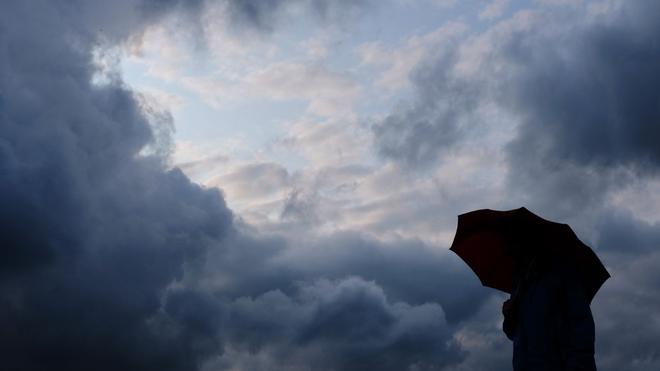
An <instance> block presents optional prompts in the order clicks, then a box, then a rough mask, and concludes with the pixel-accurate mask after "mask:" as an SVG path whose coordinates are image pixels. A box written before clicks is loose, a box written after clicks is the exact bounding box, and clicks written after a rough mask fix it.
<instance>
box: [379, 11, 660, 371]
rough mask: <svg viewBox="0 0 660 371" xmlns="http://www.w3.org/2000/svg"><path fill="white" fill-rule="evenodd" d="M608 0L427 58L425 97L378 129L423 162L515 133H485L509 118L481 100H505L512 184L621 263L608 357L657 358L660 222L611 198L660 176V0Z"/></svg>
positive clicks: (391, 149) (617, 365)
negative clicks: (489, 111)
mask: <svg viewBox="0 0 660 371" xmlns="http://www.w3.org/2000/svg"><path fill="white" fill-rule="evenodd" d="M603 4H605V5H606V6H601V7H600V8H596V7H593V8H589V9H591V10H592V11H593V12H592V13H589V14H583V13H581V12H574V13H572V14H571V13H569V12H567V11H565V10H562V11H560V12H558V13H553V11H549V12H540V13H533V12H532V13H529V12H525V13H520V14H518V15H516V16H514V17H513V18H511V19H508V20H506V21H503V22H501V23H499V24H497V25H495V26H494V27H493V28H491V29H489V30H487V31H485V32H484V33H482V34H478V35H474V36H471V37H469V38H467V39H466V41H465V42H464V43H462V44H460V45H457V46H456V47H455V48H454V49H450V50H446V51H443V52H442V55H441V56H440V57H435V58H432V59H430V60H427V61H426V62H425V63H424V64H422V65H421V66H419V68H418V70H417V71H416V72H415V74H414V75H413V82H414V83H415V89H416V94H417V96H416V97H415V100H414V101H413V103H412V104H410V105H409V107H408V108H407V109H403V110H400V111H395V112H394V113H392V114H391V115H390V116H389V117H388V118H387V119H385V120H383V121H382V122H380V123H378V124H376V125H375V126H374V138H375V142H376V144H377V146H378V149H379V151H380V152H381V154H382V155H383V156H384V157H385V158H388V159H391V160H394V161H398V162H401V163H404V164H406V165H407V166H409V167H412V168H423V167H426V166H433V165H435V164H437V163H438V162H440V161H444V160H445V159H446V158H448V157H449V156H447V154H448V153H449V152H450V151H453V150H466V148H469V146H471V145H484V144H485V145H493V146H499V145H501V144H500V143H488V142H485V143H484V142H483V141H480V138H481V137H483V136H484V135H486V134H487V133H488V132H491V131H493V130H498V129H499V130H502V129H501V127H500V126H499V125H500V123H501V119H500V118H499V117H493V116H488V115H483V114H482V113H480V112H479V109H480V108H481V107H484V106H488V105H494V106H496V107H497V108H498V109H499V110H500V112H504V113H505V118H506V119H507V120H511V121H513V122H512V123H513V124H515V125H516V126H515V131H514V134H513V137H512V139H511V140H510V141H509V142H508V144H507V145H505V146H504V147H503V148H502V149H501V150H502V151H504V152H505V153H506V156H507V166H508V186H509V192H508V193H507V195H506V196H505V197H508V198H509V199H512V200H518V201H519V202H521V203H523V204H525V205H528V206H531V207H532V208H533V209H534V210H536V211H538V212H539V213H540V214H541V215H545V216H547V217H550V218H552V219H558V220H564V221H571V222H575V223H572V224H574V226H576V227H577V229H578V231H581V232H585V233H583V234H582V235H585V236H591V240H592V241H591V242H595V243H596V244H594V246H595V247H596V248H597V252H598V254H599V255H600V256H601V258H602V260H603V261H604V262H605V264H606V265H607V266H608V268H609V269H610V270H611V273H612V279H611V281H608V283H606V284H605V286H604V288H603V290H602V292H601V293H600V294H599V295H598V296H597V298H599V299H598V300H596V301H595V302H594V304H593V310H594V315H595V319H596V326H597V331H598V335H597V347H596V349H597V363H598V365H599V369H605V370H618V369H644V370H646V369H648V370H650V369H653V368H657V367H658V359H659V358H658V353H657V351H656V350H655V349H654V348H653V346H652V345H651V344H654V343H655V340H652V339H655V338H658V336H660V329H658V328H657V326H653V325H646V324H644V323H643V320H640V319H641V318H649V317H652V316H654V313H655V311H656V308H657V300H656V298H657V296H658V295H657V294H658V287H659V285H660V282H658V280H657V273H656V272H657V269H655V268H652V265H653V263H652V262H656V261H657V247H658V246H659V245H660V235H659V234H658V226H657V225H655V224H649V223H648V222H645V221H643V220H640V219H638V217H637V216H636V215H634V213H632V212H627V213H626V212H623V211H621V210H618V209H616V208H614V207H612V206H611V205H608V201H609V198H608V197H609V196H610V195H612V194H613V192H615V191H617V190H620V189H621V188H622V187H624V186H626V185H629V184H632V183H634V182H640V181H642V182H643V181H644V179H646V180H653V179H657V174H658V172H657V171H658V165H660V161H659V160H660V156H659V155H660V152H659V151H658V149H659V148H660V147H659V146H658V145H657V143H656V142H657V140H656V139H655V138H660V132H659V131H658V130H659V128H660V126H659V125H658V124H659V123H660V110H658V107H659V106H658V104H659V103H658V102H660V93H659V92H658V89H657V85H658V79H660V71H659V70H658V68H657V66H658V63H659V62H660V49H659V48H658V43H657V35H658V34H660V28H659V25H658V23H657V21H656V19H657V18H658V16H660V6H659V4H658V3H657V2H654V1H635V2H625V1H609V2H604V3H603ZM603 4H601V5H603ZM463 92H468V93H466V94H463ZM512 126H513V125H512ZM587 232H588V233H587ZM632 303H634V304H632ZM480 359H481V357H480V356H479V355H475V358H472V357H470V358H468V360H467V361H466V362H465V364H470V363H472V362H474V363H475V364H481V362H479V360H480Z"/></svg>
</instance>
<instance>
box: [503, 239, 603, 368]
mask: <svg viewBox="0 0 660 371" xmlns="http://www.w3.org/2000/svg"><path fill="white" fill-rule="evenodd" d="M508 253H509V255H511V256H512V257H513V260H514V272H515V273H514V289H513V292H512V294H511V297H510V298H509V299H508V300H506V301H505V302H504V303H503V304H502V314H503V315H504V322H503V324H502V329H503V331H504V333H505V334H506V336H507V337H508V338H509V339H510V340H512V341H513V360H512V364H513V370H514V371H578V370H579V371H596V364H595V361H594V338H595V326H594V320H593V317H592V314H591V309H590V307H589V299H588V296H587V294H586V292H585V290H584V289H583V288H582V286H581V284H580V283H579V282H580V281H579V280H578V279H577V273H576V272H577V271H576V267H574V266H573V265H572V264H570V263H568V262H566V261H562V259H561V258H559V257H556V256H555V257H553V256H549V255H548V254H540V253H536V254H535V253H533V252H532V250H531V249H525V248H524V247H523V246H522V245H520V244H512V245H511V246H510V247H509V249H508Z"/></svg>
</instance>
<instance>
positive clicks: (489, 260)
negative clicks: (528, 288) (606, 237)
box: [450, 207, 610, 301]
mask: <svg viewBox="0 0 660 371" xmlns="http://www.w3.org/2000/svg"><path fill="white" fill-rule="evenodd" d="M514 244H515V245H518V246H520V247H522V248H524V249H527V250H528V251H529V252H530V253H532V254H533V255H537V256H546V257H548V256H552V257H553V258H557V259H559V261H563V262H566V263H569V264H572V265H573V266H575V267H576V268H578V269H577V273H578V275H579V278H580V280H581V284H582V285H583V286H584V289H585V291H586V293H587V295H588V297H589V300H590V301H591V300H592V299H593V297H594V295H596V292H597V291H598V289H599V288H600V287H601V286H602V284H603V283H604V282H605V280H607V279H608V278H609V277H610V275H609V273H608V272H607V270H606V269H605V267H604V266H603V264H602V263H601V261H600V260H599V259H598V257H597V256H596V254H594V252H593V251H592V250H591V248H590V247H589V246H587V245H585V244H584V243H583V242H582V241H580V239H579V238H578V237H577V236H576V235H575V232H573V230H572V229H571V227H569V226H568V224H561V223H555V222H552V221H549V220H546V219H543V218H541V217H539V216H538V215H536V214H534V213H532V212H531V211H529V210H527V209H526V208H524V207H521V208H519V209H514V210H508V211H498V210H490V209H482V210H476V211H471V212H469V213H465V214H462V215H459V216H458V227H457V228H456V236H455V237H454V242H453V243H452V246H451V248H450V250H452V251H453V252H455V253H456V254H457V255H458V256H459V257H460V258H461V259H463V261H465V263H467V265H468V266H469V267H470V268H471V269H472V270H473V271H474V273H476V275H477V277H479V280H480V281H481V283H482V284H483V285H484V286H487V287H492V288H495V289H498V290H501V291H504V292H507V293H511V291H512V289H513V277H514V258H513V257H512V256H511V255H510V253H509V249H510V248H511V246H512V245H514Z"/></svg>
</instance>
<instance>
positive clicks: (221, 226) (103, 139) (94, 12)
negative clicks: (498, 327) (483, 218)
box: [0, 1, 486, 370]
mask: <svg viewBox="0 0 660 371" xmlns="http://www.w3.org/2000/svg"><path fill="white" fill-rule="evenodd" d="M246 4H247V3H246ZM260 4H261V3H260ZM311 4H314V6H318V7H321V6H323V3H322V2H318V3H317V2H313V3H311ZM202 6H204V4H202V3H201V2H176V1H168V2H139V3H134V2H128V1H125V2H124V1H122V2H112V3H110V2H98V3H92V2H85V3H83V4H81V7H82V8H78V7H73V6H72V5H70V4H65V3H59V2H57V3H56V2H50V1H34V2H24V1H16V2H11V3H7V4H6V5H5V6H4V7H3V12H2V13H0V28H2V30H3V32H2V35H1V36H0V130H1V132H2V138H0V171H1V172H2V174H3V181H2V182H1V184H0V204H1V205H2V208H1V209H0V222H1V223H2V226H3V228H2V231H1V232H0V244H1V245H2V246H3V249H2V253H1V255H2V256H1V258H2V259H0V293H1V294H0V326H1V327H2V328H3V331H4V332H3V337H2V339H0V356H2V359H3V365H4V367H5V368H8V369H14V370H33V369H43V370H60V369H67V370H90V369H94V370H117V369H130V370H196V369H204V368H206V369H228V368H231V367H245V368H253V369H258V367H262V368H263V367H268V365H272V364H276V365H282V366H283V367H284V366H288V365H291V367H297V366H302V365H304V366H307V365H309V362H311V363H314V364H317V365H318V367H317V368H316V369H319V370H323V369H327V370H330V369H336V368H341V369H359V368H360V367H361V366H359V365H363V364H365V363H367V364H371V365H374V367H378V368H379V369H401V368H407V367H413V368H415V367H416V368H417V369H433V368H438V367H441V366H445V365H449V364H455V363H457V362H460V361H461V360H462V359H463V357H464V356H465V351H464V350H462V349H460V346H459V345H458V344H457V343H456V342H455V341H454V340H453V331H454V329H455V326H459V324H460V323H462V321H465V320H466V319H467V318H468V317H469V315H470V313H474V312H475V311H477V310H478V308H479V306H480V305H481V303H482V302H483V300H484V297H485V296H486V295H484V292H483V291H480V290H482V288H481V287H480V286H478V283H477V282H475V280H473V279H471V278H472V277H471V275H469V273H468V271H467V270H466V269H465V267H463V266H462V265H459V264H458V262H457V261H456V260H454V261H452V260H450V259H451V258H449V256H451V255H449V254H448V253H447V252H446V251H444V250H441V251H434V250H432V248H430V247H428V246H426V245H424V244H423V243H420V242H416V241H409V240H401V241H398V242H397V243H392V244H384V243H381V242H378V241H375V240H372V239H369V238H367V237H364V236H362V235H361V234H360V233H357V232H356V233H352V234H345V235H333V236H329V237H328V238H312V239H311V240H310V241H308V242H309V244H310V246H301V245H297V244H300V243H301V240H297V241H293V240H287V239H285V238H283V237H277V236H261V235H260V234H259V233H258V231H254V230H253V229H251V227H250V226H249V225H245V224H244V223H242V222H241V221H240V220H239V219H236V218H235V216H234V214H233V213H232V212H231V211H230V210H229V209H228V208H227V206H226V205H225V201H224V199H223V197H222V195H221V193H220V192H218V191H217V190H216V189H213V188H204V187H202V186H200V185H197V184H194V183H192V182H191V181H190V180H189V179H188V178H187V177H186V176H185V175H184V174H183V173H182V172H181V170H179V169H177V168H174V169H169V168H168V167H167V162H168V158H167V156H169V152H168V151H167V150H163V151H161V150H157V148H160V147H159V146H161V145H163V146H164V147H163V148H165V149H167V148H168V143H169V142H168V133H169V131H168V129H167V128H168V127H169V125H172V122H171V115H169V114H167V112H162V110H161V109H160V108H159V107H152V106H150V102H149V100H148V99H141V98H140V96H139V94H138V93H136V92H134V91H132V90H130V89H129V88H128V87H127V86H126V85H125V84H124V83H123V82H122V81H121V76H120V75H119V74H118V73H117V74H115V75H113V76H112V78H109V79H106V80H104V81H103V82H102V83H94V82H93V80H94V76H95V74H96V73H97V69H96V68H97V67H96V66H95V63H94V59H93V55H94V51H95V50H98V48H100V47H104V45H106V44H108V46H109V47H110V46H112V45H114V44H116V43H121V42H124V41H125V40H127V39H128V38H129V37H130V36H131V35H132V34H133V33H139V32H143V30H144V29H145V27H148V25H149V24H150V23H152V22H157V19H158V17H162V16H165V14H166V13H167V12H168V11H182V12H187V11H195V9H201V8H198V7H202ZM246 6H247V5H246ZM328 7H330V5H328ZM187 9H189V10H187ZM240 9H244V10H241V11H245V12H248V13H249V12H250V11H251V10H250V9H251V8H249V7H247V8H240ZM319 11H322V12H330V11H331V8H327V9H321V8H320V10H319ZM190 14H191V15H194V12H193V13H190ZM113 19H116V20H117V21H118V24H113V23H112V20H113ZM251 22H256V23H257V25H258V26H259V24H258V22H257V21H254V20H252V21H251ZM99 28H101V29H102V31H101V30H99ZM108 68H112V66H108ZM158 122H160V125H164V126H163V131H162V132H160V131H159V130H160V129H158V127H156V126H155V125H157V124H158ZM148 147H152V148H153V150H151V151H146V152H145V148H148ZM216 160H218V161H220V162H222V161H223V159H222V158H219V159H218V158H214V159H208V161H202V162H198V163H190V164H187V165H186V167H188V168H195V167H205V166H210V164H209V163H213V164H215V163H217V161H216ZM223 182H224V183H225V184H227V185H228V186H234V187H235V189H236V190H238V191H240V190H241V189H246V188H250V187H252V188H251V190H252V192H251V193H267V192H269V191H271V190H273V189H278V187H283V186H284V185H286V184H287V182H288V175H287V173H286V172H285V171H284V170H283V169H282V168H280V167H278V166H275V165H273V164H269V163H264V164H261V165H258V166H256V165H248V166H244V167H240V168H237V169H236V170H235V171H233V172H231V173H230V174H228V175H227V176H226V177H225V179H223ZM410 267H415V270H416V272H417V274H416V275H414V276H411V275H409V274H408V273H409V272H410ZM402 277H406V278H405V279H401V278H402ZM275 315H277V316H275ZM328 349H330V350H331V352H330V353H328V352H327V350H328ZM263 362H268V363H265V364H264V363H263Z"/></svg>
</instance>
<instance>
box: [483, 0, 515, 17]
mask: <svg viewBox="0 0 660 371" xmlns="http://www.w3.org/2000/svg"><path fill="white" fill-rule="evenodd" d="M508 5H509V0H492V1H491V2H490V3H489V4H488V5H486V6H485V7H484V8H483V9H482V10H481V12H479V19H495V18H499V17H501V16H502V14H503V13H504V11H505V10H506V7H507V6H508Z"/></svg>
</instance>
